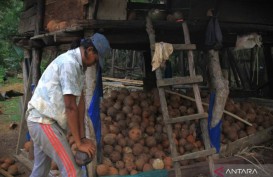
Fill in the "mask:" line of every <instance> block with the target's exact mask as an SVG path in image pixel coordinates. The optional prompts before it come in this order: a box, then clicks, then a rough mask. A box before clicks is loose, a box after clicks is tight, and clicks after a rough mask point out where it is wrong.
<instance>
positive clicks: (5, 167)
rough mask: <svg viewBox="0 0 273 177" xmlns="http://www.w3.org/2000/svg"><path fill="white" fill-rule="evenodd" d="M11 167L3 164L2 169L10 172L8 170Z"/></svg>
mask: <svg viewBox="0 0 273 177" xmlns="http://www.w3.org/2000/svg"><path fill="white" fill-rule="evenodd" d="M9 166H10V164H8V163H2V164H1V168H2V169H3V170H6V171H7V170H8V168H9Z"/></svg>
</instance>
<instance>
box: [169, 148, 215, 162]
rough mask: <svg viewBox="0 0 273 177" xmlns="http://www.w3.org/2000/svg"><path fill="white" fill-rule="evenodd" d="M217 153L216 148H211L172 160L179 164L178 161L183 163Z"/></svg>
mask: <svg viewBox="0 0 273 177" xmlns="http://www.w3.org/2000/svg"><path fill="white" fill-rule="evenodd" d="M215 153H216V149H215V148H211V149H206V150H202V151H197V152H193V153H190V154H185V155H181V156H176V157H172V160H173V161H175V162H177V161H181V160H189V159H197V158H199V157H206V156H209V155H212V154H215Z"/></svg>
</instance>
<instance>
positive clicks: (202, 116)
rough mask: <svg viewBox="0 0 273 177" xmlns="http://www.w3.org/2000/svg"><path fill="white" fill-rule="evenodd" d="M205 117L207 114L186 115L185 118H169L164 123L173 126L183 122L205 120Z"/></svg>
mask: <svg viewBox="0 0 273 177" xmlns="http://www.w3.org/2000/svg"><path fill="white" fill-rule="evenodd" d="M207 117H208V114H207V113H200V114H192V115H186V116H181V117H176V118H171V119H169V120H168V121H166V122H165V123H167V124H174V123H179V122H185V121H190V120H196V119H202V118H207Z"/></svg>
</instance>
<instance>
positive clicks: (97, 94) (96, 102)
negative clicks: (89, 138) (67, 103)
mask: <svg viewBox="0 0 273 177" xmlns="http://www.w3.org/2000/svg"><path fill="white" fill-rule="evenodd" d="M102 96H103V90H102V75H101V67H100V66H98V70H97V76H96V86H95V90H94V94H93V97H92V100H91V103H90V106H89V109H88V115H89V117H90V119H91V121H92V123H93V127H94V132H95V135H96V140H97V145H98V147H99V146H100V139H101V120H100V98H101V97H102Z"/></svg>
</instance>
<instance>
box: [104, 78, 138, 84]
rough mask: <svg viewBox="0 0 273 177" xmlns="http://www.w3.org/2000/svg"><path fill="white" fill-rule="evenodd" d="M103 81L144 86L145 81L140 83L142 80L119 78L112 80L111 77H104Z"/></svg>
mask: <svg viewBox="0 0 273 177" xmlns="http://www.w3.org/2000/svg"><path fill="white" fill-rule="evenodd" d="M102 79H103V80H109V81H116V82H121V83H128V84H135V85H143V81H140V80H130V79H119V78H111V77H102Z"/></svg>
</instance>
